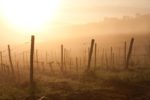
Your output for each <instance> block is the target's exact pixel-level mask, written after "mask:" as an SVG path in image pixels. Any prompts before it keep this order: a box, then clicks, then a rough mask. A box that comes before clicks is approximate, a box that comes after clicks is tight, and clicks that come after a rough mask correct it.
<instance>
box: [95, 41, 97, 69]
mask: <svg viewBox="0 0 150 100" xmlns="http://www.w3.org/2000/svg"><path fill="white" fill-rule="evenodd" d="M94 60H95V61H94V71H95V70H96V67H97V44H96V43H95V59H94Z"/></svg>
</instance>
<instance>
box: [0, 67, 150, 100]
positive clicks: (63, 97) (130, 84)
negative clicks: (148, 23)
mask: <svg viewBox="0 0 150 100" xmlns="http://www.w3.org/2000/svg"><path fill="white" fill-rule="evenodd" d="M149 74H150V69H136V70H124V71H123V70H120V71H119V70H118V71H117V70H116V71H115V70H114V71H111V70H109V71H107V70H99V71H96V73H94V74H93V73H92V74H89V75H85V74H78V75H77V74H71V73H68V74H67V75H65V76H62V75H60V74H56V75H48V74H42V73H39V74H37V73H36V77H35V81H36V94H35V96H36V97H37V98H40V97H42V96H46V97H48V98H51V100H57V99H59V100H73V99H74V98H73V97H77V98H79V99H78V100H80V99H81V100H83V99H87V100H90V99H89V98H90V97H89V98H87V97H88V96H89V95H91V97H93V95H95V96H96V97H97V98H95V99H93V100H98V98H100V96H101V98H102V99H105V100H111V99H110V98H115V97H116V98H125V100H127V98H132V100H134V99H133V98H134V95H136V93H137V94H138V93H140V95H144V93H147V92H148V93H150V91H149V89H150V86H149V84H150V75H149ZM89 76H90V77H89ZM140 95H139V96H140ZM28 96H29V82H28V79H27V78H21V79H20V81H19V82H18V81H15V80H14V79H12V78H10V77H8V76H7V75H0V100H26V98H27V97H28ZM146 96H147V95H146ZM109 97H110V98H109ZM69 98H71V99H69ZM118 100H121V99H118Z"/></svg>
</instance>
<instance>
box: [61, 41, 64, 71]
mask: <svg viewBox="0 0 150 100" xmlns="http://www.w3.org/2000/svg"><path fill="white" fill-rule="evenodd" d="M63 60H64V47H63V44H62V45H61V68H60V69H61V72H63V71H64V61H63Z"/></svg>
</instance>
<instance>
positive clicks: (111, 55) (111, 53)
mask: <svg viewBox="0 0 150 100" xmlns="http://www.w3.org/2000/svg"><path fill="white" fill-rule="evenodd" d="M110 65H111V66H112V67H113V48H112V47H110Z"/></svg>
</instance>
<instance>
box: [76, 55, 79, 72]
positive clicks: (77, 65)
mask: <svg viewBox="0 0 150 100" xmlns="http://www.w3.org/2000/svg"><path fill="white" fill-rule="evenodd" d="M78 67H79V64H78V57H76V72H77V73H78Z"/></svg>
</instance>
